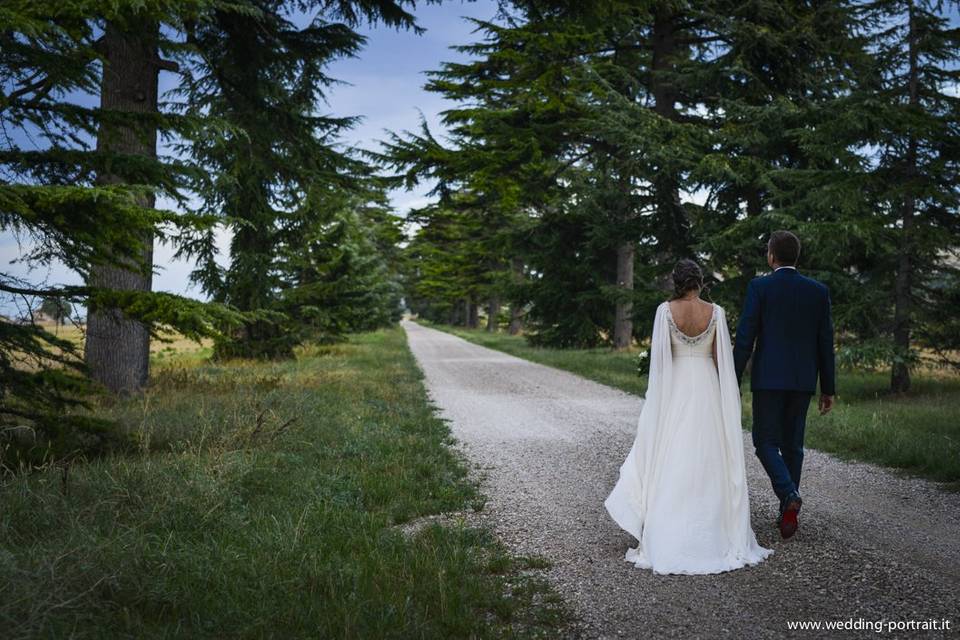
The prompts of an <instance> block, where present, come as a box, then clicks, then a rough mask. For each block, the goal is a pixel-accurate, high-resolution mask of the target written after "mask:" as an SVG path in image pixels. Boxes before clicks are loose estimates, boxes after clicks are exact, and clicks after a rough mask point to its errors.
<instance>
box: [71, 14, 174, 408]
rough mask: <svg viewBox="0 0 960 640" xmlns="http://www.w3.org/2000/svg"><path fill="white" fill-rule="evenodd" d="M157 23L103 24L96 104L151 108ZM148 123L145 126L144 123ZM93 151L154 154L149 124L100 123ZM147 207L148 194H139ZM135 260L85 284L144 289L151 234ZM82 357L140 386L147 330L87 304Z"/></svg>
mask: <svg viewBox="0 0 960 640" xmlns="http://www.w3.org/2000/svg"><path fill="white" fill-rule="evenodd" d="M158 34H159V27H158V25H157V23H156V22H153V21H150V20H142V21H141V22H140V23H139V24H137V23H135V22H134V21H130V22H129V23H127V24H124V25H123V26H122V27H121V26H118V25H116V24H114V23H108V24H107V26H106V30H105V32H104V36H103V40H102V43H101V44H102V47H103V52H104V55H105V63H104V68H103V78H102V81H101V89H100V107H101V108H102V109H107V110H113V111H127V112H135V113H153V112H156V111H157V75H158V72H159V69H160V66H161V61H160V59H159V57H158V54H157V40H158ZM148 127H149V128H148ZM97 150H98V151H102V152H110V153H117V154H130V155H139V156H148V157H156V155H157V131H156V127H155V126H150V125H148V126H145V127H140V128H137V127H131V126H111V125H104V124H101V126H100V130H99V132H98V135H97ZM97 182H98V184H119V183H124V182H126V179H125V178H124V176H122V175H116V174H103V175H101V176H98V178H97ZM139 204H140V205H141V206H143V207H152V206H153V205H154V198H153V197H152V196H143V197H141V198H140V199H139ZM137 258H138V261H139V262H140V264H134V263H131V264H130V268H129V269H124V268H119V267H114V266H95V267H94V268H93V269H92V270H91V273H90V278H89V282H88V284H89V285H90V286H92V287H98V288H107V289H118V290H134V291H150V289H151V286H152V279H153V278H152V275H153V274H152V270H153V237H152V235H147V236H145V237H144V238H143V247H142V250H141V252H140V255H139V256H138V257H137ZM84 359H85V361H86V364H87V367H88V368H89V370H90V375H91V377H93V379H94V380H97V381H99V382H101V383H103V384H104V385H105V386H106V387H107V388H108V389H110V390H111V391H113V392H115V393H119V392H134V391H137V390H139V389H141V388H142V387H143V386H144V385H145V384H146V383H147V381H148V379H149V376H150V335H149V334H148V333H147V330H146V328H145V327H144V326H143V325H142V324H141V323H139V322H137V321H134V320H131V319H129V318H127V317H125V316H124V315H123V314H122V313H121V312H120V311H119V310H118V309H109V308H105V309H96V308H91V309H89V310H88V313H87V335H86V347H85V351H84Z"/></svg>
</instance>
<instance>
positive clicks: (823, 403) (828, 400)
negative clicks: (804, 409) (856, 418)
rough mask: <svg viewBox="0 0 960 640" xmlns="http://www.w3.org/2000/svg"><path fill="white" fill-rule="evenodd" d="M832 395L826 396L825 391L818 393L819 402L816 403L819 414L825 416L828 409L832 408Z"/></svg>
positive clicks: (828, 411)
mask: <svg viewBox="0 0 960 640" xmlns="http://www.w3.org/2000/svg"><path fill="white" fill-rule="evenodd" d="M833 402H834V396H828V395H827V394H825V393H821V394H820V402H819V403H818V406H819V409H820V415H822V416H825V415H827V414H828V413H830V410H831V409H833Z"/></svg>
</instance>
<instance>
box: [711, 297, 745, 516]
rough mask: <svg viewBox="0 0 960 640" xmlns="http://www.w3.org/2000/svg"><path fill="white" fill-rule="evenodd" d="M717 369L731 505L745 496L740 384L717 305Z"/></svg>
mask: <svg viewBox="0 0 960 640" xmlns="http://www.w3.org/2000/svg"><path fill="white" fill-rule="evenodd" d="M717 312H718V313H719V315H720V317H719V319H718V321H717V333H716V340H717V373H718V374H719V377H720V405H721V410H722V412H723V440H724V445H725V449H726V451H725V452H724V453H725V454H726V456H727V460H729V461H730V463H731V468H732V469H733V470H734V473H731V474H730V478H731V482H732V487H731V488H732V490H733V491H732V497H733V499H734V506H738V505H739V504H740V501H746V500H747V476H746V469H745V467H744V459H743V425H742V424H741V423H740V385H738V384H737V374H736V372H735V370H734V364H733V348H732V346H731V344H732V343H731V341H730V330H729V328H728V327H727V316H726V313H724V311H723V308H722V307H718V308H717Z"/></svg>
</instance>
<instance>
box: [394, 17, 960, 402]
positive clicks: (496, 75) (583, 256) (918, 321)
mask: <svg viewBox="0 0 960 640" xmlns="http://www.w3.org/2000/svg"><path fill="white" fill-rule="evenodd" d="M951 6H952V5H951ZM947 7H948V4H947V3H942V2H935V1H927V0H877V1H870V2H852V1H849V0H830V1H828V2H819V3H815V4H810V3H804V2H791V1H786V0H777V1H772V0H771V1H766V2H751V3H741V2H724V1H718V2H705V3H703V2H697V3H694V2H650V3H640V4H637V3H633V2H618V1H616V0H604V1H602V2H596V3H569V2H562V1H542V0H540V1H538V0H532V1H526V2H522V1H517V2H505V3H503V12H502V16H501V17H500V19H499V20H498V21H496V22H483V23H478V27H479V33H480V38H479V40H478V42H476V43H474V44H472V45H466V46H464V47H461V51H464V52H467V53H470V54H472V56H473V59H472V60H471V61H469V62H466V63H456V64H452V63H448V64H444V65H443V67H442V68H441V69H439V70H438V71H436V72H433V73H432V74H431V80H430V82H429V83H428V84H427V88H428V89H430V90H432V91H436V92H438V93H441V94H442V95H444V96H445V97H447V98H449V99H451V100H454V101H456V102H458V105H457V107H456V108H453V109H450V110H448V111H447V112H446V113H445V124H446V125H447V126H448V127H449V128H450V131H451V136H450V138H449V140H450V142H449V144H446V143H444V144H441V143H440V142H438V140H437V139H436V138H435V137H434V136H433V134H432V133H431V132H429V131H428V130H427V129H426V127H424V128H423V130H422V131H421V132H419V133H417V134H410V133H406V134H404V135H398V134H395V135H393V136H391V138H390V139H389V140H388V141H387V142H385V143H384V150H383V153H382V156H381V158H380V159H381V160H382V161H383V162H385V163H387V164H388V165H389V166H390V167H391V168H392V169H393V170H394V171H395V175H396V176H397V178H398V179H402V180H403V181H404V182H405V183H406V184H408V185H411V184H414V183H416V181H417V180H419V179H428V178H429V179H434V180H436V181H437V183H438V188H437V190H436V193H437V194H438V195H439V196H440V204H439V205H438V206H443V204H444V194H445V193H447V192H449V191H450V190H456V189H461V190H468V191H469V192H471V193H472V194H473V197H474V198H476V199H480V200H488V201H492V202H496V203H497V204H498V205H499V207H500V209H501V210H504V211H509V212H511V215H510V216H509V217H507V218H505V221H504V223H503V224H502V225H501V226H500V228H499V231H500V232H501V233H502V234H504V235H505V236H506V238H507V241H506V242H504V243H502V244H503V246H505V247H509V250H508V251H507V252H506V253H503V254H499V255H498V257H499V258H500V259H501V260H500V263H499V265H498V267H497V269H498V272H499V271H500V270H502V269H503V266H502V265H503V263H504V260H507V261H508V263H509V261H510V260H514V259H516V260H518V261H519V262H520V263H521V264H522V268H521V269H520V270H519V271H520V272H522V273H523V281H522V283H519V286H509V287H506V289H505V290H509V291H511V292H512V294H513V295H514V296H515V297H514V299H512V300H511V303H512V304H511V306H514V307H519V308H523V309H524V311H525V312H526V314H527V318H528V320H529V326H528V331H527V336H528V339H529V340H531V341H532V342H534V343H537V344H545V345H552V346H561V347H590V346H596V345H599V344H609V345H612V346H617V347H620V346H624V344H625V343H624V342H623V341H622V338H623V332H624V327H625V326H626V325H625V324H624V322H623V321H624V320H625V319H626V320H628V321H632V329H631V333H632V334H633V337H635V338H638V339H641V340H642V339H644V338H645V337H646V336H647V335H649V330H650V321H651V318H652V317H653V309H654V308H655V306H656V305H657V304H659V302H661V301H662V300H663V298H664V296H665V289H666V288H667V287H666V286H665V285H666V283H665V280H664V276H665V274H666V273H668V272H669V270H670V269H671V268H672V266H673V264H674V263H675V261H676V260H677V259H678V258H682V257H693V258H695V259H697V260H699V261H700V262H701V263H703V264H704V265H705V266H707V267H708V269H707V272H708V274H709V276H708V279H709V281H710V282H709V284H710V285H711V286H710V290H709V293H708V295H710V296H712V297H713V299H715V300H716V301H717V302H719V303H721V304H723V305H725V306H726V307H727V308H728V310H729V311H728V313H729V314H730V315H732V316H735V314H736V312H737V309H739V306H740V304H741V303H742V295H743V292H744V291H745V287H746V282H747V281H748V280H749V279H750V278H753V277H755V276H756V275H758V274H759V273H762V272H763V271H764V270H765V269H766V252H765V246H766V238H767V235H768V234H769V232H771V231H772V230H774V229H778V228H790V229H793V230H794V231H796V232H797V233H798V234H799V235H800V237H801V238H802V240H803V241H804V250H803V254H802V257H801V268H802V269H804V270H805V271H806V272H807V273H810V274H811V275H812V276H814V277H816V278H818V279H820V280H822V281H824V282H826V283H827V284H828V285H829V286H830V287H831V291H832V296H833V300H834V310H835V316H836V325H837V327H838V340H839V346H840V357H841V359H842V360H843V361H845V362H848V363H850V364H856V365H857V366H867V367H878V366H891V367H892V371H893V373H892V384H891V387H892V389H893V390H895V391H904V390H906V389H907V388H908V387H909V371H910V368H911V367H912V366H914V365H915V364H916V363H917V362H919V361H920V359H921V357H922V355H921V354H924V356H923V357H926V358H927V359H928V360H929V359H934V360H937V361H939V362H945V363H948V364H953V365H957V364H958V362H957V359H956V355H955V354H956V349H957V342H956V340H955V339H954V338H953V337H951V336H953V335H956V332H955V330H956V326H955V323H953V320H952V318H954V317H955V316H956V315H957V314H956V309H957V308H958V307H957V306H956V302H957V300H958V294H957V283H958V277H957V266H958V244H957V238H958V237H960V234H958V231H960V229H958V224H960V216H958V206H957V205H958V187H957V185H958V184H960V181H958V179H957V175H956V171H957V158H956V152H957V149H958V141H960V138H958V135H957V134H958V128H957V123H958V122H960V119H958V118H957V104H958V99H960V98H958V93H957V87H958V86H960V77H958V73H960V71H958V64H957V60H958V58H960V56H958V49H957V43H958V34H960V31H958V28H957V25H956V24H951V22H950V19H949V18H948V15H947V11H946V9H947ZM432 225H442V226H443V227H444V228H447V227H449V225H450V221H449V219H447V218H445V217H436V218H431V219H427V220H426V221H425V223H424V224H420V226H419V227H418V228H417V229H416V230H415V234H414V237H413V239H412V241H411V247H417V251H416V252H415V253H411V254H410V255H409V257H410V260H411V264H410V265H409V266H408V267H407V270H408V272H411V273H424V272H426V273H431V274H440V273H460V272H463V271H464V270H465V269H466V268H467V267H468V266H476V263H475V261H474V260H473V259H471V258H470V255H471V252H472V249H473V246H472V241H470V240H468V239H466V238H463V239H457V234H452V233H450V232H449V230H446V231H444V230H443V229H440V228H438V229H437V230H433V229H431V226H432ZM460 226H461V228H462V229H466V228H468V226H469V225H468V223H467V222H466V221H463V222H462V223H461V225H460ZM484 232H485V233H487V234H491V235H492V234H494V233H495V230H494V229H491V228H490V225H487V226H485V227H484ZM461 235H463V234H462V233H461ZM427 246H432V250H431V251H427V250H426V249H425V247H427ZM631 271H632V273H630V272H631ZM498 272H493V271H491V273H490V274H489V275H490V277H494V276H495V275H496V274H497V273H498ZM472 277H473V279H474V280H476V281H477V282H482V281H483V274H482V273H479V274H473V276H472ZM450 281H452V280H450ZM422 284H423V283H420V284H419V285H418V283H416V282H414V284H413V285H412V287H413V290H415V291H417V292H418V295H419V298H418V301H417V305H418V306H417V308H419V309H431V308H438V309H439V308H447V307H449V306H450V304H451V302H450V300H451V295H452V293H451V292H452V291H453V290H456V289H457V288H456V287H435V288H434V290H433V291H432V292H431V291H430V289H429V287H424V286H420V285H422ZM418 286H419V289H418V288H417V287H418ZM462 289H463V288H462V287H461V288H460V289H459V291H462ZM441 315H442V314H433V315H431V318H432V319H437V320H439V319H440V316H441Z"/></svg>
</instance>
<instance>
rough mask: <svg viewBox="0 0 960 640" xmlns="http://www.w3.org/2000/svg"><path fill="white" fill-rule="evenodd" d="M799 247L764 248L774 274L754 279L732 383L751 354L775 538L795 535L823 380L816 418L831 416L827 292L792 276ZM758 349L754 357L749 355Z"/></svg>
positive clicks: (777, 238)
mask: <svg viewBox="0 0 960 640" xmlns="http://www.w3.org/2000/svg"><path fill="white" fill-rule="evenodd" d="M799 257H800V240H799V239H798V238H797V236H795V235H793V234H792V233H790V232H789V231H774V232H773V233H772V234H771V235H770V241H769V242H768V244H767V264H769V265H770V268H771V269H773V273H771V274H769V275H766V276H763V277H760V278H754V279H753V280H751V281H750V284H749V285H748V286H747V299H746V302H745V303H744V306H743V313H742V314H741V316H740V324H739V325H738V327H737V338H736V342H735V345H734V348H733V360H734V365H735V367H736V372H737V382H738V383H739V382H740V380H741V378H742V377H743V371H744V369H746V367H747V361H748V360H749V359H750V355H751V354H753V366H752V369H751V373H750V388H751V390H752V391H753V446H754V447H755V448H756V452H757V457H758V458H760V463H761V464H763V468H764V469H765V470H766V472H767V475H768V476H770V482H771V483H772V484H773V490H774V492H776V494H777V497H778V498H780V517H779V518H778V519H777V524H778V526H779V528H780V535H781V536H783V537H784V538H789V537H790V536H792V535H793V534H794V533H795V532H796V530H797V526H798V523H797V514H798V513H799V512H800V505H801V504H802V503H803V501H802V500H801V499H800V492H799V486H800V468H801V466H802V465H803V431H804V426H805V425H806V419H807V408H808V407H809V406H810V399H811V397H812V396H813V394H814V391H815V390H816V386H817V376H818V375H819V377H820V402H819V408H820V413H821V414H826V413H828V412H829V411H830V409H832V408H833V400H834V395H835V394H836V387H835V380H836V376H835V371H834V354H833V320H832V319H831V317H830V293H829V291H828V290H827V287H826V286H825V285H823V284H821V283H820V282H817V281H816V280H813V279H812V278H807V277H805V276H802V275H800V274H799V273H797V259H798V258H799ZM754 342H756V349H754Z"/></svg>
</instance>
